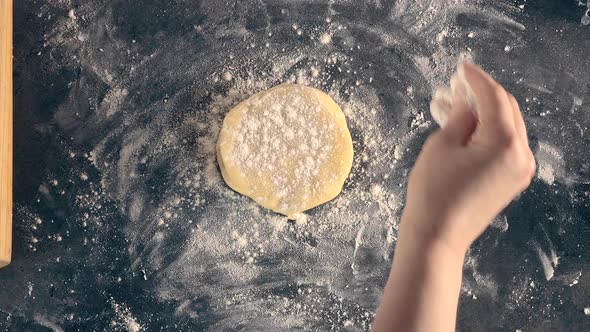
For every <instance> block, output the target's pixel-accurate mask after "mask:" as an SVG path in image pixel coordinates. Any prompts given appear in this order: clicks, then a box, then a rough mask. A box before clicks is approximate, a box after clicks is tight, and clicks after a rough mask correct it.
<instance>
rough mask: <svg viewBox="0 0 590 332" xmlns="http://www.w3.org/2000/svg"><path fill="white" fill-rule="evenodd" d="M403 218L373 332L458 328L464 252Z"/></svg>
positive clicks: (452, 329)
mask: <svg viewBox="0 0 590 332" xmlns="http://www.w3.org/2000/svg"><path fill="white" fill-rule="evenodd" d="M408 222H412V221H408V220H402V225H401V227H400V233H399V237H398V242H397V245H396V250H395V255H394V260H393V264H392V268H391V272H390V275H389V279H388V282H387V285H386V287H385V293H384V295H383V299H382V302H381V304H380V306H379V309H378V311H377V316H376V317H375V321H374V323H373V331H374V332H381V331H383V332H384V331H454V330H455V321H456V318H455V317H456V314H457V304H458V300H459V291H460V288H461V275H462V267H463V259H464V254H462V253H457V252H456V251H454V250H453V249H451V248H450V247H448V246H446V244H444V243H441V242H437V241H433V240H432V239H429V238H428V237H425V236H423V234H419V233H417V232H416V231H415V230H414V229H412V227H408Z"/></svg>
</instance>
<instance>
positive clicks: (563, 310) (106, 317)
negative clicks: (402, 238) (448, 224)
mask: <svg viewBox="0 0 590 332" xmlns="http://www.w3.org/2000/svg"><path fill="white" fill-rule="evenodd" d="M585 11H586V7H585V5H582V4H581V3H579V1H577V0H563V1H550V0H545V1H541V0H539V1H524V0H519V1H491V0H490V1H467V0H465V1H458V0H457V1H434V0H430V1H427V0H419V1H414V0H412V1H410V0H400V1H380V0H370V1H369V0H364V1H352V0H351V1H340V0H332V1H327V0H326V1H323V0H300V1H288V0H283V1H278V0H274V1H273V0H265V1H264V0H258V1H255V0H247V1H241V0H240V1H199V0H194V1H189V0H186V1H180V0H174V1H155V0H154V1H152V0H149V1H98V0H92V1H74V0H72V1H54V0H51V1H49V0H37V1H15V36H14V37H15V38H14V39H15V43H16V44H15V52H14V56H15V77H14V78H15V85H14V86H15V128H14V131H15V165H14V169H15V178H14V185H15V207H14V225H15V234H14V262H13V264H12V265H10V266H9V267H8V268H5V269H2V270H0V285H1V286H0V329H6V330H8V331H45V330H48V329H49V330H53V331H62V330H64V331H91V330H98V331H103V330H107V331H109V330H113V331H126V330H129V331H140V330H141V331H157V330H175V331H198V330H213V331H219V330H242V331H277V330H285V329H289V328H291V329H305V330H317V331H326V330H334V331H337V330H348V331H365V330H367V329H368V326H369V323H370V321H371V319H372V316H373V314H374V312H375V308H376V306H377V303H378V301H379V298H380V296H381V293H382V290H383V284H384V282H385V279H386V276H387V273H388V270H389V266H390V262H391V259H392V256H393V249H394V246H395V242H396V236H397V223H398V221H399V215H400V211H401V208H402V206H403V201H404V192H405V187H406V177H407V172H408V171H409V169H410V167H411V165H412V163H413V161H414V159H415V158H416V155H417V153H418V151H419V148H420V146H421V144H422V143H423V141H424V139H425V138H426V137H427V135H428V134H429V133H430V132H431V131H432V130H434V129H435V125H434V124H433V121H432V119H431V117H430V115H429V114H428V113H427V109H428V103H429V100H430V96H431V92H432V89H433V88H434V87H435V86H437V85H438V84H441V83H445V82H446V81H447V80H448V78H449V76H450V74H451V73H452V72H453V70H454V65H455V64H456V62H457V59H458V57H460V56H462V55H465V56H471V57H472V58H473V59H474V60H475V61H476V62H478V63H480V64H481V65H482V66H483V67H484V68H485V69H486V70H488V71H491V72H492V74H493V76H494V77H496V78H497V79H498V80H499V81H500V82H501V83H503V84H505V85H506V87H507V88H508V89H509V90H510V91H512V92H513V94H514V95H515V96H516V97H517V98H518V100H519V101H520V103H521V105H522V108H523V110H524V113H525V120H526V122H527V124H528V126H529V133H530V137H531V144H532V148H533V151H534V153H535V155H536V157H537V162H538V165H539V169H538V174H537V176H536V177H535V180H534V182H533V184H532V186H531V188H530V189H529V190H528V191H527V192H526V193H524V194H523V195H522V196H521V197H520V199H518V200H516V201H515V202H514V203H513V204H512V205H511V206H510V207H509V208H508V209H507V210H506V211H505V212H504V213H503V214H502V215H501V216H499V218H498V219H497V220H496V221H495V222H494V225H493V226H492V227H491V228H490V229H489V230H488V231H487V232H486V233H485V234H484V235H483V237H482V238H481V239H480V240H479V241H478V242H477V243H476V245H475V246H474V247H473V249H472V250H471V251H470V252H469V255H468V258H467V260H466V262H465V273H464V282H463V289H462V292H461V304H460V310H459V318H458V327H459V330H464V331H495V330H498V331H516V330H519V329H520V330H522V331H531V330H572V331H582V330H589V329H590V221H589V220H590V219H589V218H590V207H589V202H590V197H589V196H590V163H589V161H588V158H589V157H590V152H588V147H589V146H590V144H589V143H590V142H589V140H588V137H590V136H589V135H590V132H588V125H589V123H590V26H588V25H583V24H582V23H581V22H582V17H583V15H584V12H585ZM283 82H299V83H304V84H308V85H310V86H314V87H317V88H320V89H322V90H324V91H326V92H328V93H329V94H330V95H331V96H332V97H333V98H334V99H335V100H336V101H337V102H338V103H339V104H340V105H341V106H342V108H343V110H344V111H345V112H346V115H347V119H348V123H349V127H350V130H351V132H352V135H353V140H354V148H355V160H354V166H353V171H352V174H351V176H350V178H349V180H348V182H347V183H346V185H345V188H344V190H343V192H342V194H341V195H340V196H339V197H338V198H337V199H336V200H334V201H332V202H330V203H328V204H325V205H323V206H321V207H318V208H316V209H313V210H311V211H308V213H307V215H306V218H300V219H299V220H298V221H297V222H289V221H287V220H286V218H284V217H281V216H279V215H277V214H274V213H271V212H269V211H267V210H264V209H262V208H260V207H259V206H257V205H256V204H255V203H253V202H252V201H251V200H249V199H247V198H245V197H242V196H240V195H238V194H236V193H234V192H232V191H231V190H230V189H229V188H228V187H227V186H226V185H225V184H224V183H223V181H221V179H220V176H219V171H218V168H217V165H216V163H215V158H214V157H215V153H214V146H215V140H216V135H217V133H218V130H219V126H220V121H221V120H222V119H223V116H224V114H225V113H226V112H227V111H228V110H229V109H230V108H231V107H232V106H233V105H235V104H236V103H237V102H238V101H240V100H242V99H244V98H246V97H248V96H250V95H252V94H254V93H256V92H258V91H261V90H263V89H266V88H269V87H271V86H274V85H276V84H279V83H283ZM424 208H425V209H427V208H428V207H424ZM586 308H588V309H586ZM585 309H586V314H585Z"/></svg>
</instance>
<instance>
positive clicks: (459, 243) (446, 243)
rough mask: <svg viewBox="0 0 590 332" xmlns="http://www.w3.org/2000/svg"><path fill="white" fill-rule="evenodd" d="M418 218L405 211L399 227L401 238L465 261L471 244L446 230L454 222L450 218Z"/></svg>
mask: <svg viewBox="0 0 590 332" xmlns="http://www.w3.org/2000/svg"><path fill="white" fill-rule="evenodd" d="M426 218H428V217H425V216H416V215H413V214H411V213H408V211H406V210H404V212H403V215H402V220H401V223H400V227H399V238H401V237H406V238H408V239H410V240H411V241H413V242H414V243H415V244H416V245H417V246H419V247H421V248H424V249H425V250H440V251H442V252H444V253H447V254H448V255H450V256H452V257H456V258H457V259H458V260H461V261H463V259H464V258H465V255H466V254H467V251H468V250H469V246H470V245H471V242H470V241H468V240H467V239H465V238H462V237H461V236H454V235H453V234H452V232H451V231H449V230H447V229H445V227H444V225H449V224H451V223H452V222H453V221H451V220H449V221H447V220H445V218H446V219H449V218H450V217H440V218H432V219H436V220H427V219H426Z"/></svg>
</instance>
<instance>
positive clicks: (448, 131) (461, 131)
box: [442, 105, 477, 145]
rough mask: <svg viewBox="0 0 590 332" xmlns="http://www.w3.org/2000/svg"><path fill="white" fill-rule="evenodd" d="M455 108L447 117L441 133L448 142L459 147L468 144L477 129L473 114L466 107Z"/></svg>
mask: <svg viewBox="0 0 590 332" xmlns="http://www.w3.org/2000/svg"><path fill="white" fill-rule="evenodd" d="M462 106H463V107H458V108H455V109H454V110H453V111H452V112H451V114H450V117H449V120H448V122H447V124H446V126H445V127H444V128H443V129H442V133H443V135H444V136H446V137H447V138H448V139H449V140H450V141H452V142H455V143H457V144H460V145H465V144H467V142H469V139H470V138H471V135H473V132H474V131H475V128H476V127H477V118H476V116H475V114H473V112H472V111H471V110H469V108H468V107H465V105H462Z"/></svg>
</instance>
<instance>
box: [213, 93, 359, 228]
mask: <svg viewBox="0 0 590 332" xmlns="http://www.w3.org/2000/svg"><path fill="white" fill-rule="evenodd" d="M352 158H353V149H352V138H351V136H350V132H349V130H348V127H347V125H346V119H345V118H344V113H343V112H342V110H341V109H340V107H338V105H337V104H336V103H335V102H334V101H333V100H332V98H330V97H329V96H328V95H327V94H325V93H323V92H321V91H320V90H317V89H314V88H310V87H306V86H303V85H298V84H282V85H279V86H276V87H274V88H272V89H269V90H267V91H263V92H260V93H258V94H256V95H254V96H252V97H250V98H248V99H247V100H245V101H243V102H242V103H240V104H239V105H238V106H236V107H235V108H233V109H232V110H231V111H230V112H229V113H228V114H227V115H226V117H225V119H224V121H223V126H222V128H221V132H220V134H219V139H218V142H217V159H218V163H219V167H220V169H221V173H222V175H223V178H224V180H225V182H226V183H227V184H228V185H229V186H230V187H231V188H233V189H234V190H235V191H237V192H239V193H241V194H244V195H246V196H248V197H251V198H252V199H254V200H255V201H256V202H257V203H259V204H260V205H262V206H264V207H266V208H269V209H271V210H273V211H275V212H278V213H281V214H284V215H286V216H288V217H289V218H295V217H296V215H297V214H298V213H301V212H303V211H305V210H308V209H311V208H313V207H315V206H318V205H320V204H323V203H325V202H327V201H329V200H331V199H333V198H335V197H336V196H337V195H338V194H339V193H340V191H341V190H342V186H343V185H344V181H345V180H346V178H347V176H348V174H349V173H350V170H351V168H352Z"/></svg>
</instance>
